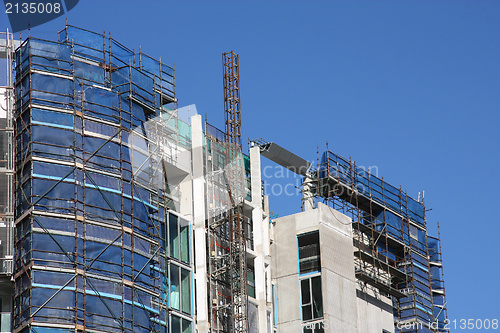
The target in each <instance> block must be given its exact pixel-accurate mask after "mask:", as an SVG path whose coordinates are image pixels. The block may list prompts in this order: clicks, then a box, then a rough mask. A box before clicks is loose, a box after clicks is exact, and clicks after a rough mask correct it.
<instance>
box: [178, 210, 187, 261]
mask: <svg viewBox="0 0 500 333" xmlns="http://www.w3.org/2000/svg"><path fill="white" fill-rule="evenodd" d="M180 227H181V237H180V238H181V239H180V241H181V260H182V261H183V262H185V263H189V223H188V221H186V220H184V219H180Z"/></svg>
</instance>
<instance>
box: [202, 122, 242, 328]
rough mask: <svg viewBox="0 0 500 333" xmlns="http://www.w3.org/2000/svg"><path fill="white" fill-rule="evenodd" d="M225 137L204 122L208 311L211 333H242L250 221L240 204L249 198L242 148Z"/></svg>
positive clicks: (222, 133)
mask: <svg viewBox="0 0 500 333" xmlns="http://www.w3.org/2000/svg"><path fill="white" fill-rule="evenodd" d="M225 136H226V134H225V133H224V132H222V131H221V130H219V129H217V128H216V127H214V126H212V125H210V124H208V123H205V144H206V147H205V171H206V184H207V185H206V186H207V187H206V193H207V196H206V198H207V205H206V207H207V217H208V219H207V237H208V242H207V244H208V247H209V248H208V250H207V255H208V261H207V262H208V272H209V274H208V275H209V290H210V291H209V295H208V296H209V300H210V302H209V308H210V329H211V332H221V333H222V332H228V333H229V332H246V331H247V330H248V328H247V320H248V314H247V303H248V292H247V263H246V244H247V242H248V240H249V238H250V237H249V235H248V234H247V233H248V231H246V230H249V229H248V227H247V226H249V225H250V219H249V218H247V217H246V216H244V214H243V212H242V205H243V202H244V199H245V198H246V197H247V195H248V191H249V190H248V188H247V182H246V177H241V176H236V175H242V174H243V173H245V172H247V171H246V170H245V165H244V156H243V154H242V153H241V150H240V149H235V146H234V145H232V144H228V143H227V142H225V141H224V138H225Z"/></svg>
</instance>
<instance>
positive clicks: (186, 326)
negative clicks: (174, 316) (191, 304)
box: [182, 319, 192, 333]
mask: <svg viewBox="0 0 500 333" xmlns="http://www.w3.org/2000/svg"><path fill="white" fill-rule="evenodd" d="M191 332H192V329H191V322H190V321H189V320H186V319H183V320H182V333H191Z"/></svg>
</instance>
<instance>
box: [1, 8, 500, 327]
mask: <svg viewBox="0 0 500 333" xmlns="http://www.w3.org/2000/svg"><path fill="white" fill-rule="evenodd" d="M67 17H68V19H69V23H70V24H72V25H76V26H79V27H82V28H86V29H90V30H94V31H99V32H100V31H103V30H105V31H106V33H108V32H110V33H111V36H112V37H114V38H115V39H117V40H118V41H120V42H121V43H123V44H124V45H126V46H128V47H129V48H136V49H137V48H138V47H139V46H142V50H143V52H145V53H147V54H149V55H151V56H153V57H155V58H158V57H160V56H161V57H162V60H163V61H164V62H167V63H175V66H176V75H177V81H176V82H177V94H178V97H179V100H180V105H181V106H182V105H188V104H196V106H197V110H198V112H199V113H201V114H202V115H205V113H206V114H208V120H209V122H211V123H213V124H214V125H217V126H219V127H221V128H223V119H224V118H223V98H222V65H221V53H222V52H224V51H229V50H234V51H235V52H237V53H239V54H240V63H241V87H242V88H241V89H242V91H241V96H242V110H243V116H242V118H243V136H244V140H245V141H246V139H247V138H248V137H250V138H259V137H263V138H264V139H266V140H268V141H275V142H277V143H280V144H282V145H283V146H285V147H287V148H288V149H290V150H292V151H293V152H295V153H296V154H298V155H300V156H302V157H303V158H306V159H308V160H315V159H316V150H317V146H319V148H320V151H323V150H324V149H325V142H326V141H328V142H329V146H330V149H331V150H333V151H334V152H336V153H338V154H341V155H344V156H349V155H350V156H352V158H353V159H354V160H356V161H357V163H358V164H360V165H364V166H376V167H377V170H378V175H379V176H383V177H384V178H385V180H387V181H388V182H390V183H392V184H394V185H402V187H403V189H406V190H407V191H408V193H409V194H410V195H412V196H413V197H416V196H417V193H418V191H421V190H425V200H426V206H427V208H428V209H430V208H432V211H429V212H428V215H427V218H428V225H429V230H430V232H431V233H435V231H436V227H435V225H436V221H439V222H440V224H441V236H442V246H443V253H444V254H443V257H444V271H445V278H446V293H447V300H448V314H449V318H450V319H452V320H453V319H457V320H460V319H469V318H470V319H486V318H488V319H493V318H498V319H500V304H499V298H500V291H499V290H500V289H499V288H498V286H497V281H498V277H499V276H500V259H499V255H498V246H497V245H498V244H499V241H498V237H499V236H500V227H499V225H500V218H499V213H498V212H497V211H496V210H497V209H498V208H499V207H500V204H499V203H497V201H496V199H497V198H498V197H499V189H500V182H499V178H500V172H499V169H500V157H499V151H500V134H499V125H500V112H499V107H500V2H499V1H472V0H471V1H458V0H455V1H451V0H450V1H437V0H436V1H425V0H424V1H416V0H415V1H328V2H327V1H215V0H214V1H199V2H197V1H117V0H113V1H93V0H82V1H80V3H79V4H78V5H77V7H75V8H74V9H73V10H72V11H70V12H69V13H68V15H67ZM0 22H1V27H2V28H3V30H5V28H6V27H7V26H8V23H7V17H6V15H5V14H4V13H3V12H2V13H1V14H0ZM63 26H64V18H59V19H56V20H55V21H52V22H49V23H46V24H44V25H42V26H39V27H37V28H35V29H33V30H34V31H33V34H34V35H37V36H41V37H45V38H55V36H56V34H55V31H56V30H60V29H62V28H63ZM23 34H24V35H26V32H23ZM270 181H272V180H270ZM292 181H293V179H292ZM286 199H290V198H283V197H281V198H279V197H272V198H271V204H272V205H273V206H272V208H271V209H272V210H273V211H274V212H275V213H276V214H278V215H280V216H283V215H286V214H288V213H293V212H296V211H298V210H299V209H300V206H299V203H298V201H297V200H296V199H293V200H286Z"/></svg>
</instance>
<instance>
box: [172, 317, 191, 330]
mask: <svg viewBox="0 0 500 333" xmlns="http://www.w3.org/2000/svg"><path fill="white" fill-rule="evenodd" d="M169 332H170V333H191V332H193V329H192V322H191V321H189V320H186V319H184V318H180V317H177V316H176V315H171V316H170V330H169Z"/></svg>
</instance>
